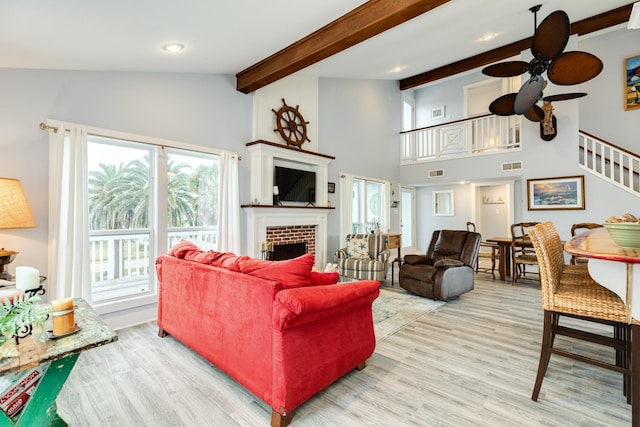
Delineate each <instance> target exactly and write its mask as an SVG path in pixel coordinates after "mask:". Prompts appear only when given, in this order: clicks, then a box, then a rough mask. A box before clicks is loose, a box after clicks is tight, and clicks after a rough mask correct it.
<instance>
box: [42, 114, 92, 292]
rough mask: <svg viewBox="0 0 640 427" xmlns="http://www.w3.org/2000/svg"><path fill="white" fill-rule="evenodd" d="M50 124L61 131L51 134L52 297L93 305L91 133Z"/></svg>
mask: <svg viewBox="0 0 640 427" xmlns="http://www.w3.org/2000/svg"><path fill="white" fill-rule="evenodd" d="M48 124H49V125H51V126H55V127H57V128H58V131H57V132H53V130H50V131H49V242H51V243H50V245H49V273H48V274H49V277H48V281H49V298H50V299H58V298H65V297H72V298H84V299H85V300H87V301H88V302H89V303H91V276H90V271H89V215H88V206H89V204H88V196H87V185H86V184H87V174H88V172H87V132H86V130H85V129H84V128H82V127H79V126H70V125H67V124H65V123H52V122H48ZM65 129H67V131H65Z"/></svg>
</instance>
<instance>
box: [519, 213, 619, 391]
mask: <svg viewBox="0 0 640 427" xmlns="http://www.w3.org/2000/svg"><path fill="white" fill-rule="evenodd" d="M529 231H530V238H531V242H532V243H533V246H534V249H535V252H536V256H537V257H538V266H539V269H540V286H541V290H542V308H543V309H544V326H543V332H542V347H541V350H540V362H539V365H538V373H537V376H536V382H535V385H534V388H533V393H532V395H531V399H532V400H538V396H539V393H540V388H541V387H542V380H543V379H544V376H545V373H546V371H547V367H548V365H549V359H550V357H551V354H557V355H560V356H564V357H568V358H571V359H574V360H577V361H580V362H584V363H589V364H592V365H596V366H599V367H602V368H606V369H610V370H613V371H616V372H620V373H622V374H623V375H624V376H625V377H624V384H625V386H624V391H625V395H626V396H627V400H628V401H629V400H630V397H631V393H630V386H631V369H630V366H631V365H630V359H631V351H630V343H631V340H630V339H629V338H630V332H631V329H630V327H629V324H628V323H627V311H626V307H625V304H624V302H623V301H622V300H621V299H620V297H618V295H616V294H615V293H613V292H611V291H610V290H608V289H607V288H605V287H604V286H601V285H599V284H598V283H596V282H595V281H594V280H593V279H592V278H591V276H589V271H588V270H587V267H586V265H567V264H565V263H564V252H563V246H562V242H561V241H560V236H559V235H558V233H557V231H556V229H555V226H554V225H553V223H552V222H544V223H542V224H538V225H536V226H534V227H532V228H531V229H530V230H529ZM561 316H565V317H572V318H577V319H581V320H586V321H590V322H597V323H601V324H605V325H609V326H612V327H613V337H612V336H611V335H610V334H606V335H604V334H602V335H601V334H597V333H594V332H588V331H585V330H580V329H576V328H575V327H569V326H564V325H562V326H561V325H559V320H560V317H561ZM556 335H564V336H568V337H571V338H574V339H582V340H585V341H589V342H592V343H596V344H601V345H605V346H609V347H613V348H614V349H616V363H615V364H613V363H610V362H605V361H602V360H597V359H594V358H592V357H587V356H584V355H582V354H578V353H574V352H570V351H568V350H565V349H560V348H558V347H554V344H555V337H556ZM565 345H566V344H565Z"/></svg>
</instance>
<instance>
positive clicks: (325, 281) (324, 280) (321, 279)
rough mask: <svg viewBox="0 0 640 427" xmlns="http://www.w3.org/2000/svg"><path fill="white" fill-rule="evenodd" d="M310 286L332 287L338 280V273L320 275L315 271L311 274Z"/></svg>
mask: <svg viewBox="0 0 640 427" xmlns="http://www.w3.org/2000/svg"><path fill="white" fill-rule="evenodd" d="M310 277H311V284H312V285H313V286H323V285H334V284H336V283H338V280H339V279H340V274H339V273H333V272H331V273H320V272H316V271H312V272H311V276H310Z"/></svg>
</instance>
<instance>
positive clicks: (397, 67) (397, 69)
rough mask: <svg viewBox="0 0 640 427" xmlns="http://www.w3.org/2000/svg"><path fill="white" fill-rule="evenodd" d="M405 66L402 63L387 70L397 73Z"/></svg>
mask: <svg viewBox="0 0 640 427" xmlns="http://www.w3.org/2000/svg"><path fill="white" fill-rule="evenodd" d="M405 68H407V67H405V66H404V65H398V66H396V67H393V68H392V69H391V70H389V72H391V73H399V72H400V71H402V70H404V69H405Z"/></svg>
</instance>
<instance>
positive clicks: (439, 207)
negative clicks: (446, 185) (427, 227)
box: [433, 190, 453, 216]
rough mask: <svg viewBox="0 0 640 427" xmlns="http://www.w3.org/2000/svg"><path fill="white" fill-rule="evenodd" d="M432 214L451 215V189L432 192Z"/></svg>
mask: <svg viewBox="0 0 640 427" xmlns="http://www.w3.org/2000/svg"><path fill="white" fill-rule="evenodd" d="M433 216H453V190H446V191H434V192H433Z"/></svg>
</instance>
